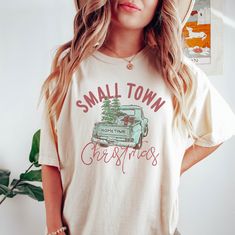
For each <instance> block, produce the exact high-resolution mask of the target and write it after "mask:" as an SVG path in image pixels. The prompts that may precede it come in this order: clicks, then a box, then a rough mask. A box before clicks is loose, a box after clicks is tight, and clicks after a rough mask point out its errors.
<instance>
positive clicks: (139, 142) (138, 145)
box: [134, 134, 142, 149]
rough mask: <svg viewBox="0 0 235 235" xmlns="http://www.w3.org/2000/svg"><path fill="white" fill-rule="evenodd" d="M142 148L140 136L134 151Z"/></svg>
mask: <svg viewBox="0 0 235 235" xmlns="http://www.w3.org/2000/svg"><path fill="white" fill-rule="evenodd" d="M141 146H142V134H140V137H139V141H138V144H136V146H135V147H134V149H140V148H141Z"/></svg>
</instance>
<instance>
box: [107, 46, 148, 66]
mask: <svg viewBox="0 0 235 235" xmlns="http://www.w3.org/2000/svg"><path fill="white" fill-rule="evenodd" d="M103 46H104V47H105V48H107V49H108V50H110V51H112V52H113V53H115V54H116V55H117V56H118V57H120V58H121V59H124V60H125V61H127V62H128V64H127V65H126V67H127V69H129V70H132V69H133V68H134V65H133V63H132V60H133V59H134V58H135V57H136V55H137V54H138V53H139V52H140V51H138V52H137V53H136V54H135V55H134V56H133V57H132V58H131V59H130V60H128V59H126V58H123V57H121V56H120V55H119V54H118V53H117V52H115V51H113V50H112V49H111V48H109V47H107V46H106V45H103ZM143 48H144V47H143ZM143 48H142V49H143ZM142 49H141V50H142Z"/></svg>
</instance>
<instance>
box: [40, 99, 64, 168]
mask: <svg viewBox="0 0 235 235" xmlns="http://www.w3.org/2000/svg"><path fill="white" fill-rule="evenodd" d="M40 121H41V124H40V144H39V158H38V163H39V164H42V165H51V166H56V167H58V169H60V164H59V157H58V154H57V149H56V144H55V141H54V137H53V132H52V131H51V127H50V125H51V122H50V118H49V114H48V111H47V109H46V105H45V97H43V107H42V114H41V120H40Z"/></svg>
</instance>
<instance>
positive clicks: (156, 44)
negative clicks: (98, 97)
mask: <svg viewBox="0 0 235 235" xmlns="http://www.w3.org/2000/svg"><path fill="white" fill-rule="evenodd" d="M79 2H80V1H79V0H75V3H76V8H77V12H76V15H75V18H74V36H73V39H72V40H70V41H69V42H67V43H65V44H63V45H61V46H60V47H58V49H57V51H56V54H55V56H54V59H53V62H52V67H51V73H50V75H49V76H48V77H47V79H46V80H45V81H44V83H43V85H42V88H41V96H40V99H41V98H42V97H45V99H46V107H47V110H48V115H49V117H50V120H51V131H52V133H53V136H54V140H55V143H56V146H57V135H56V121H57V120H58V118H59V115H60V111H61V108H62V106H63V101H64V99H65V96H66V94H67V91H68V87H69V84H70V81H71V77H72V74H73V72H74V71H75V70H76V69H77V68H78V67H79V64H80V63H81V62H82V61H83V60H84V59H86V58H87V57H89V56H90V55H91V54H92V53H93V52H94V50H97V49H99V48H100V47H101V46H102V44H103V43H104V41H105V39H106V37H107V33H108V30H109V25H110V23H111V1H109V0H92V1H91V0H87V1H85V3H84V4H82V6H80V4H79ZM116 2H117V1H116ZM177 5H178V0H159V3H158V6H157V8H156V12H155V15H154V17H153V19H152V21H151V22H150V23H149V24H148V25H147V26H146V27H145V28H144V34H145V35H144V36H145V41H146V43H147V44H148V45H149V46H150V47H152V48H155V49H156V51H157V54H156V60H158V63H160V68H161V70H162V71H161V73H162V75H163V79H164V81H165V82H166V84H167V86H168V87H169V89H170V90H171V91H172V93H173V106H174V120H173V126H174V128H178V130H182V131H187V133H188V136H190V137H192V138H197V135H196V134H195V133H193V129H192V125H191V122H190V120H189V119H188V117H187V113H186V107H187V105H188V100H189V97H190V95H191V93H192V90H193V88H194V82H193V79H192V76H193V74H192V71H191V70H190V68H189V66H187V65H186V64H185V63H184V61H183V37H182V29H181V20H180V17H179V13H178V10H177ZM97 42H99V46H98V47H94V45H95V44H96V43H97ZM52 84H54V86H53V89H50V88H51V85H52ZM57 148H58V146H57ZM57 151H58V149H57Z"/></svg>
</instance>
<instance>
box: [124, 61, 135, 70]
mask: <svg viewBox="0 0 235 235" xmlns="http://www.w3.org/2000/svg"><path fill="white" fill-rule="evenodd" d="M126 67H127V68H128V69H129V70H132V69H133V67H134V65H133V64H132V63H131V62H129V63H128V64H127V66H126Z"/></svg>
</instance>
